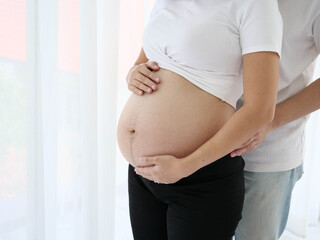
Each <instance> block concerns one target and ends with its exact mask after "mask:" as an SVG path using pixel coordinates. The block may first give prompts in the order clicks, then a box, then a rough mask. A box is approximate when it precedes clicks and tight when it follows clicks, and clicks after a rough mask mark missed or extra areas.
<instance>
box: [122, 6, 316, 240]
mask: <svg viewBox="0 0 320 240" xmlns="http://www.w3.org/2000/svg"><path fill="white" fill-rule="evenodd" d="M278 3H279V9H280V12H281V14H282V18H283V24H284V32H283V46H282V57H281V60H280V75H279V92H278V100H277V102H278V104H277V107H276V111H275V117H274V120H273V122H272V123H271V124H270V125H268V126H266V127H265V128H264V129H261V130H260V131H259V132H257V133H256V134H255V135H254V136H252V138H251V139H249V140H248V141H247V142H245V143H244V144H243V147H242V148H240V149H237V150H235V151H234V152H232V153H231V155H232V156H236V155H243V154H244V155H243V158H244V160H245V162H246V166H245V187H246V194H245V202H244V208H243V212H242V220H241V221H240V223H239V226H238V228H237V231H236V240H278V239H279V238H280V236H281V235H282V233H283V231H284V229H285V226H286V223H287V219H288V214H289V208H290V201H291V193H292V190H293V187H294V185H295V183H296V181H297V180H299V178H300V177H301V176H302V173H303V169H302V162H303V152H304V132H305V125H306V121H307V115H308V114H309V113H311V112H313V111H315V110H317V109H319V108H320V79H318V80H316V81H315V82H313V83H312V84H310V82H311V81H312V77H313V72H314V65H315V59H316V58H317V57H318V55H319V53H320V0H303V1H302V0H301V1H293V0H278ZM252 37H254V36H252ZM157 70H159V67H158V66H157V64H156V63H155V62H144V63H136V64H135V66H134V67H132V69H131V71H130V72H129V74H128V77H127V82H128V88H129V90H131V91H132V92H134V93H136V94H139V95H142V94H145V93H146V94H150V93H152V92H153V91H155V90H156V89H157V87H156V85H157V84H158V83H159V82H160V80H159V79H157V78H156V76H155V75H154V74H153V73H152V71H157ZM308 84H310V85H309V86H308ZM242 103H243V99H240V100H239V102H238V107H240V106H241V105H242ZM250 151H251V152H250Z"/></svg>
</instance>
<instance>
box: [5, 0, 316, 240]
mask: <svg viewBox="0 0 320 240" xmlns="http://www.w3.org/2000/svg"><path fill="white" fill-rule="evenodd" d="M153 2H154V0H144V1H131V0H121V1H114V0H90V1H89V0H68V1H63V0H41V1H40V0H0V240H58V239H59V240H67V239H68V240H69V239H77V240H78V239H83V240H88V239H90V240H91V239H92V240H94V239H99V240H101V239H104V240H113V239H116V240H129V239H132V236H131V229H130V222H129V216H128V198H127V166H128V165H127V163H126V161H125V160H124V159H123V157H122V156H121V154H120V153H119V151H118V152H117V156H116V149H117V148H116V138H115V129H116V121H117V117H118V116H119V113H120V111H121V109H122V107H123V105H124V103H125V101H126V99H127V97H128V96H129V95H130V92H129V91H128V90H127V87H126V83H125V77H126V74H127V72H128V69H129V68H130V67H131V66H132V64H133V62H134V61H135V59H136V57H137V56H138V53H139V50H140V48H141V37H142V32H143V28H144V24H145V22H146V19H147V18H148V16H149V13H150V10H151V7H152V5H153ZM119 12H120V14H119ZM119 17H120V20H119ZM118 36H120V37H118ZM118 46H120V47H119V51H118ZM118 53H119V54H118ZM118 55H119V57H118ZM318 69H320V68H318ZM319 75H320V74H319ZM117 78H118V79H119V81H117ZM117 88H118V92H117V91H116V89H117ZM117 95H118V96H117ZM116 107H117V108H118V112H116ZM317 114H318V115H317V116H316V114H313V115H312V116H315V117H314V118H313V117H311V119H310V121H309V125H308V129H309V130H308V133H309V134H308V136H309V137H308V138H307V140H306V141H307V145H308V148H307V151H308V152H309V153H307V156H306V158H305V159H306V165H308V164H309V165H308V166H306V167H305V171H306V174H305V175H304V176H303V179H302V180H301V181H300V182H299V183H298V184H297V188H296V190H295V193H294V197H293V204H292V208H291V212H290V219H289V223H288V230H290V232H293V233H294V234H292V235H294V236H295V238H294V239H308V240H309V239H310V238H308V236H309V235H310V234H309V232H308V229H309V228H308V227H307V226H308V225H309V224H317V223H318V216H319V203H320V200H319V198H320V196H319V194H320V192H319V191H318V185H319V183H320V181H319V174H318V172H317V171H318V170H319V165H317V164H319V161H318V160H319V148H318V147H317V144H316V143H317V142H318V141H319V140H318V139H319V136H320V133H319V127H317V125H318V123H319V121H320V117H319V113H317ZM308 154H309V155H308ZM115 159H117V161H115ZM311 159H312V160H311ZM308 169H309V170H308ZM115 173H117V175H116V174H115ZM115 175H116V176H115ZM290 236H291V235H290ZM297 236H307V237H305V238H301V237H300V238H298V237H297ZM319 238H320V236H319ZM288 239H289V238H288ZM290 239H293V238H290ZM315 239H317V238H315ZM312 240H313V239H312Z"/></svg>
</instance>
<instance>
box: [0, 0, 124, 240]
mask: <svg viewBox="0 0 320 240" xmlns="http://www.w3.org/2000/svg"><path fill="white" fill-rule="evenodd" d="M118 30H119V1H113V0H90V1H89V0H69V1H62V0H59V1H58V0H41V1H39V0H2V1H0V32H1V36H0V45H1V47H0V239H1V240H9V239H13V240H22V239H28V240H51V239H52V240H53V239H54V240H56V239H63V240H64V239H68V240H69V239H77V240H78V239H85V240H87V239H114V205H115V193H114V192H115V164H116V163H115V155H116V151H115V149H116V137H115V129H116V107H115V106H116V91H115V89H116V88H117V74H118V44H119V41H118Z"/></svg>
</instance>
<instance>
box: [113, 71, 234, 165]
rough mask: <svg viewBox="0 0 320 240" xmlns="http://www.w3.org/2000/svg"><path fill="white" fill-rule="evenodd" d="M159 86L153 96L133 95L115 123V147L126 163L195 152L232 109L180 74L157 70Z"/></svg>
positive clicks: (224, 120) (132, 163) (220, 125)
mask: <svg viewBox="0 0 320 240" xmlns="http://www.w3.org/2000/svg"><path fill="white" fill-rule="evenodd" d="M157 74H158V76H159V78H160V81H161V83H160V84H159V85H158V89H157V90H156V91H155V92H153V93H152V94H147V93H145V94H144V95H143V96H138V95H135V94H132V95H131V96H130V97H129V99H128V101H127V103H126V105H125V107H124V109H123V111H122V113H121V116H120V119H119V122H118V129H117V135H118V145H119V148H120V151H121V152H122V154H123V156H124V157H125V158H126V160H127V161H128V162H129V163H130V164H131V165H133V166H136V165H139V160H138V159H139V157H141V156H156V155H164V154H169V155H173V156H176V157H178V158H180V157H184V156H187V155H189V154H190V153H192V152H193V151H195V150H196V149H197V148H198V147H200V146H201V145H202V144H203V143H205V142H206V141H207V140H208V139H210V138H211V137H212V136H214V135H215V134H216V133H217V131H219V129H220V128H221V127H222V126H223V125H224V124H225V123H226V121H227V120H228V119H229V118H230V117H231V115H232V114H233V113H234V108H233V107H231V106H230V105H229V104H227V103H225V102H223V101H221V100H220V99H218V98H217V97H215V96H213V95H211V94H209V93H207V92H205V91H203V90H201V89H200V88H198V87H197V86H195V85H194V84H192V83H190V82H189V81H188V80H186V79H185V78H183V77H181V76H180V75H178V74H176V73H173V72H171V71H168V70H165V69H160V70H159V71H158V72H157Z"/></svg>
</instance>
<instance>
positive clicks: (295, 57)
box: [238, 0, 320, 172]
mask: <svg viewBox="0 0 320 240" xmlns="http://www.w3.org/2000/svg"><path fill="white" fill-rule="evenodd" d="M278 2H279V9H280V12H281V15H282V19H283V27H284V28H283V45H282V57H281V60H280V77H279V94H278V100H277V102H278V103H280V102H282V101H284V100H286V99H288V98H289V97H291V96H293V95H295V94H296V93H298V92H300V91H301V90H302V89H303V88H305V87H306V86H307V85H308V84H309V83H310V82H311V81H312V78H313V70H314V62H315V59H316V58H317V56H318V55H319V52H320V0H302V1H290V0H279V1H278ZM241 105H242V99H241V100H240V101H239V102H238V107H240V106H241ZM307 118H308V117H307V116H305V117H302V118H300V119H298V120H296V121H293V122H291V123H289V124H287V125H285V126H282V127H280V128H278V129H276V130H274V131H273V132H271V133H270V134H269V135H268V136H267V137H266V139H265V140H264V142H263V143H262V144H261V145H260V146H258V147H257V148H256V149H254V150H253V151H252V152H249V153H247V154H244V155H243V158H244V160H245V162H246V166H245V170H247V171H253V172H274V171H285V170H290V169H293V168H296V167H297V166H299V165H300V164H301V163H302V162H303V155H304V132H305V124H306V121H307Z"/></svg>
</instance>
